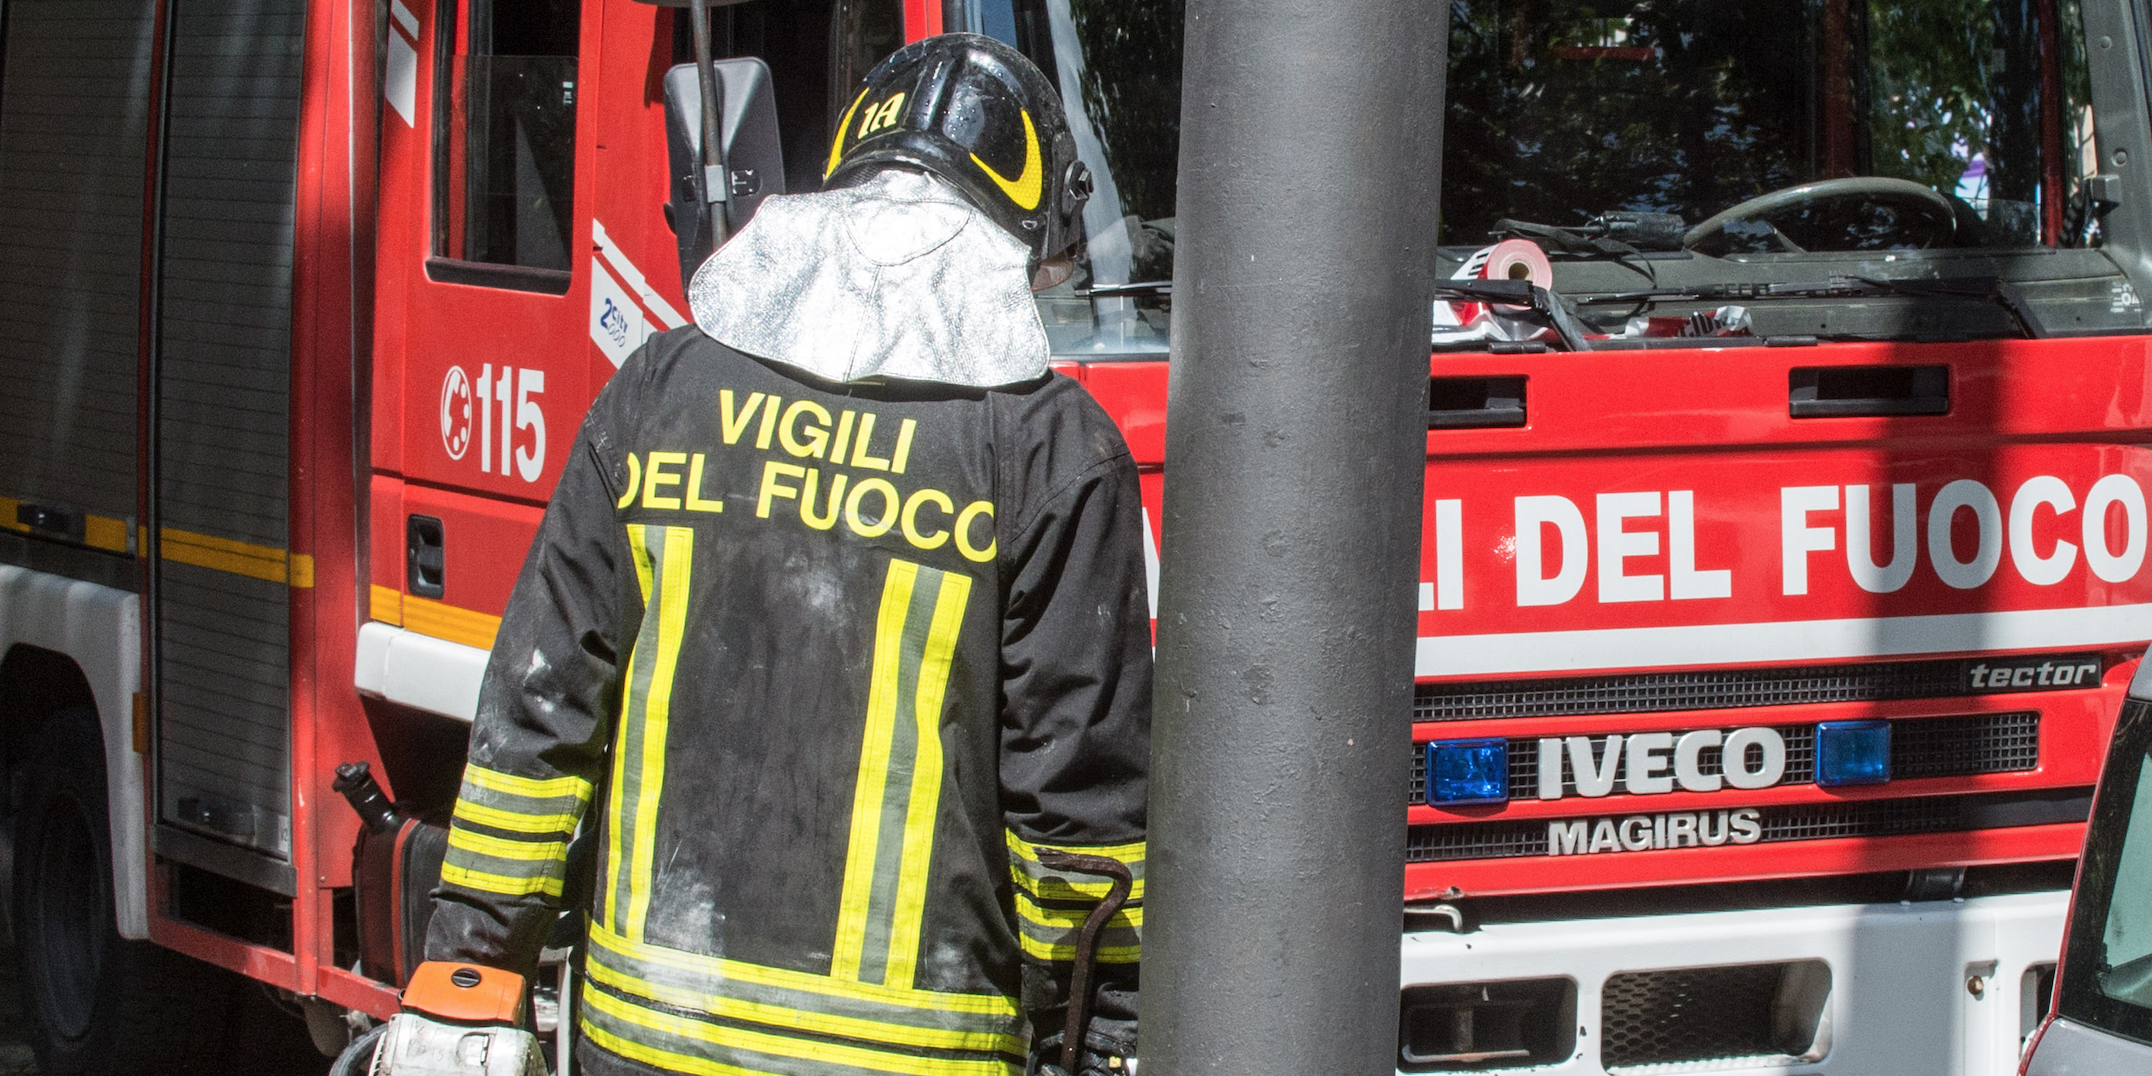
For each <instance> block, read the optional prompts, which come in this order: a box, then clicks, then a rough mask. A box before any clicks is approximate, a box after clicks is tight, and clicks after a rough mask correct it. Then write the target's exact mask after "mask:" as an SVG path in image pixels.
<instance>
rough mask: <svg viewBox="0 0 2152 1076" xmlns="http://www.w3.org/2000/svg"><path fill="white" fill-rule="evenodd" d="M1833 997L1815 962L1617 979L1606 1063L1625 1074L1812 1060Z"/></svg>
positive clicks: (1606, 1012) (1605, 995) (1605, 1040)
mask: <svg viewBox="0 0 2152 1076" xmlns="http://www.w3.org/2000/svg"><path fill="white" fill-rule="evenodd" d="M1829 994H1830V969H1829V967H1828V966H1827V965H1825V964H1823V962H1821V961H1812V960H1803V961H1795V962H1792V963H1785V964H1738V965H1732V966H1724V967H1715V968H1679V969H1674V970H1670V971H1632V972H1623V973H1621V974H1618V975H1612V976H1609V977H1608V978H1607V980H1606V983H1605V985H1604V986H1603V987H1602V989H1601V991H1600V998H1599V1024H1600V1028H1601V1032H1600V1034H1601V1036H1602V1038H1601V1039H1600V1042H1599V1063H1600V1065H1601V1066H1602V1067H1604V1068H1606V1069H1607V1070H1608V1071H1610V1072H1615V1073H1617V1074H1619V1073H1623V1072H1624V1071H1625V1070H1634V1069H1637V1068H1640V1067H1642V1066H1647V1065H1682V1064H1684V1063H1688V1064H1695V1063H1698V1062H1712V1061H1719V1062H1729V1061H1745V1062H1747V1064H1741V1065H1738V1066H1736V1067H1740V1068H1749V1067H1760V1066H1763V1065H1768V1064H1785V1065H1798V1064H1801V1063H1803V1062H1807V1061H1813V1060H1816V1055H1818V1054H1820V1052H1821V1051H1820V1049H1819V1044H1818V1043H1817V1041H1816V1032H1817V1028H1818V1022H1819V1021H1818V1017H1820V1016H1821V1013H1822V1006H1823V1004H1824V1003H1825V1002H1826V1000H1827V999H1828V997H1829Z"/></svg>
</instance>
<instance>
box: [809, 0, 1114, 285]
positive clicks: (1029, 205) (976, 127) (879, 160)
mask: <svg viewBox="0 0 2152 1076" xmlns="http://www.w3.org/2000/svg"><path fill="white" fill-rule="evenodd" d="M891 166H905V167H911V168H918V169H923V170H925V171H928V172H931V173H933V174H934V175H937V176H939V177H941V178H942V179H944V180H946V181H948V182H949V183H950V184H952V185H954V186H955V187H956V188H957V189H958V190H960V191H963V192H964V193H965V195H966V196H967V197H969V198H970V199H971V201H972V204H974V205H976V206H978V207H979V209H980V210H981V211H983V212H984V213H985V214H986V215H987V216H988V217H990V218H992V219H993V221H994V222H995V223H996V224H999V225H1001V226H1002V227H1003V228H1005V229H1007V230H1008V232H1009V234H1011V235H1013V236H1015V237H1016V238H1017V239H1018V240H1020V241H1021V242H1022V243H1023V244H1024V245H1025V246H1027V247H1030V248H1031V255H1032V260H1033V261H1034V262H1038V261H1043V260H1045V259H1047V258H1051V257H1053V256H1055V255H1057V254H1059V253H1061V252H1062V251H1064V250H1067V249H1068V248H1069V247H1070V246H1071V245H1073V244H1074V243H1075V242H1076V240H1077V239H1079V238H1081V237H1082V235H1083V222H1082V215H1083V204H1084V201H1085V200H1086V199H1088V198H1090V197H1091V172H1090V169H1088V168H1085V167H1084V163H1083V162H1082V161H1080V160H1078V159H1077V158H1076V139H1075V137H1074V136H1073V135H1071V134H1069V125H1068V118H1067V116H1066V115H1065V114H1063V112H1062V110H1061V98H1060V95H1058V94H1056V93H1055V92H1054V87H1053V84H1052V83H1051V82H1049V81H1047V78H1046V75H1045V73H1044V72H1042V71H1040V70H1039V69H1038V66H1037V65H1036V64H1033V63H1032V62H1031V61H1030V60H1029V59H1027V58H1025V56H1024V54H1023V53H1021V52H1018V51H1016V50H1015V49H1013V48H1010V47H1009V46H1007V45H1005V44H1002V43H1001V42H1000V41H997V40H995V39H993V38H991V37H985V36H982V35H980V34H942V35H940V36H938V37H930V38H927V39H925V40H923V41H915V42H913V43H911V44H909V45H906V46H904V47H903V48H901V49H898V50H897V51H896V52H894V53H892V54H891V55H890V56H889V58H888V59H886V60H883V61H882V62H881V63H880V64H877V65H876V66H875V68H874V70H872V71H869V72H867V84H866V86H865V87H863V88H862V89H861V90H860V91H859V94H858V96H856V97H854V98H853V99H852V105H851V107H850V108H847V109H846V110H845V112H844V117H843V119H842V120H841V121H839V123H838V126H837V137H836V139H835V140H834V141H832V142H831V144H830V147H829V166H828V167H827V168H826V169H824V170H823V173H822V178H823V181H824V185H825V186H826V187H831V188H835V187H839V186H844V185H846V184H847V183H851V182H857V181H859V180H861V179H864V178H865V177H866V176H867V175H869V174H871V173H873V172H875V171H877V170H880V169H883V168H888V167H891Z"/></svg>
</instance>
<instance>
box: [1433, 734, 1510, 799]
mask: <svg viewBox="0 0 2152 1076" xmlns="http://www.w3.org/2000/svg"><path fill="white" fill-rule="evenodd" d="M1427 802H1428V803H1429V804H1430V805H1432V806H1436V807H1459V806H1464V805H1466V804H1474V803H1508V802H1509V741H1508V740H1436V741H1435V742H1433V743H1430V744H1428V745H1427Z"/></svg>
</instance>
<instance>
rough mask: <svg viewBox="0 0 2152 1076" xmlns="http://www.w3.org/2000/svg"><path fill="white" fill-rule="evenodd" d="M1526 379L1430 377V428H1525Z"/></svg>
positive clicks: (1428, 387)
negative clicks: (1523, 426)
mask: <svg viewBox="0 0 2152 1076" xmlns="http://www.w3.org/2000/svg"><path fill="white" fill-rule="evenodd" d="M1524 380H1525V379H1524V378H1522V377H1430V378H1428V379H1427V428H1428V429H1430V430H1460V429H1488V428H1491V427H1501V426H1522V425H1524Z"/></svg>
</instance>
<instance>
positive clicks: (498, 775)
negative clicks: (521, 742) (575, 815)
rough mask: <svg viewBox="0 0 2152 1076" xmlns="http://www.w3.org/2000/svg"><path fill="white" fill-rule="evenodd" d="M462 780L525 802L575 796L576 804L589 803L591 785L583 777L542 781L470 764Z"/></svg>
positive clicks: (465, 768)
mask: <svg viewBox="0 0 2152 1076" xmlns="http://www.w3.org/2000/svg"><path fill="white" fill-rule="evenodd" d="M463 779H464V781H466V782H468V783H470V784H472V785H476V786H477V787H479V788H483V789H487V790H489V791H492V792H499V793H501V794H503V795H508V796H520V797H522V798H524V799H531V800H549V799H557V798H561V797H565V796H573V797H575V800H576V802H577V803H589V802H590V782H589V781H585V780H583V779H582V778H580V777H548V778H544V779H542V780H541V779H537V778H531V777H518V776H516V775H515V774H512V773H502V772H501V771H499V770H489V769H486V768H485V767H483V766H477V765H469V766H465V767H464V768H463Z"/></svg>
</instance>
